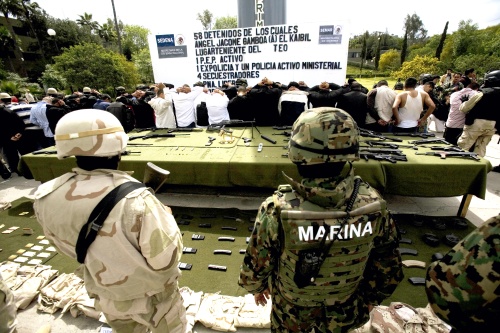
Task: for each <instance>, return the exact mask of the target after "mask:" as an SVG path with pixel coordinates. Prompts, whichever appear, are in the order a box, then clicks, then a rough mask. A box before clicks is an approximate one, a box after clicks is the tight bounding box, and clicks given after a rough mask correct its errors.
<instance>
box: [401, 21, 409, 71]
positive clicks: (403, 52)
mask: <svg viewBox="0 0 500 333" xmlns="http://www.w3.org/2000/svg"><path fill="white" fill-rule="evenodd" d="M407 48H408V29H406V31H405V36H404V37H403V46H402V47H401V65H403V63H404V62H405V60H406V52H407Z"/></svg>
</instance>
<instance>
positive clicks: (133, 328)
mask: <svg viewBox="0 0 500 333" xmlns="http://www.w3.org/2000/svg"><path fill="white" fill-rule="evenodd" d="M96 301H97V302H96V309H99V310H101V311H102V312H103V314H104V316H105V317H106V321H107V322H108V324H109V326H111V328H112V329H113V333H145V332H148V330H151V332H152V333H184V332H185V331H186V324H187V321H186V309H185V307H184V305H183V304H182V297H181V295H180V293H179V290H178V289H176V290H175V291H174V292H172V291H169V292H167V291H165V292H163V293H159V294H156V295H153V296H150V297H146V298H141V299H137V300H131V301H110V300H104V299H99V298H96ZM97 303H98V304H97Z"/></svg>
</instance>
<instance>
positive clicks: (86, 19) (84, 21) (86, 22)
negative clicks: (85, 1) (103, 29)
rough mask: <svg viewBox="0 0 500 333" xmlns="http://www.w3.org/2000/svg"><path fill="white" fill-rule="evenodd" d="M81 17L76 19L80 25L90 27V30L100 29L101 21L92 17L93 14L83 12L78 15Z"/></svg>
mask: <svg viewBox="0 0 500 333" xmlns="http://www.w3.org/2000/svg"><path fill="white" fill-rule="evenodd" d="M78 16H79V17H80V18H79V19H77V20H76V23H78V25H79V26H81V27H85V28H87V29H89V31H90V32H93V31H97V30H99V27H100V26H99V23H97V22H96V21H94V20H93V19H92V14H89V13H83V15H78Z"/></svg>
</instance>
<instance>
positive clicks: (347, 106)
mask: <svg viewBox="0 0 500 333" xmlns="http://www.w3.org/2000/svg"><path fill="white" fill-rule="evenodd" d="M337 108H339V109H342V110H344V111H346V112H347V113H349V114H350V115H351V116H352V117H353V118H354V120H355V121H356V123H357V124H358V127H361V128H363V127H364V126H365V123H366V114H367V113H368V105H367V104H366V94H365V93H363V92H361V91H357V90H353V91H351V92H348V93H346V94H344V95H342V96H340V98H339V102H338V103H337Z"/></svg>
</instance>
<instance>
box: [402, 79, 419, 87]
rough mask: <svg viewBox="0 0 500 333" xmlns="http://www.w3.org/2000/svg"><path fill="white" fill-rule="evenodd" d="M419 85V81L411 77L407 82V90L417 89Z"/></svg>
mask: <svg viewBox="0 0 500 333" xmlns="http://www.w3.org/2000/svg"><path fill="white" fill-rule="evenodd" d="M417 83H418V81H417V79H415V78H414V77H409V78H407V79H406V80H405V88H416V87H417Z"/></svg>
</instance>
